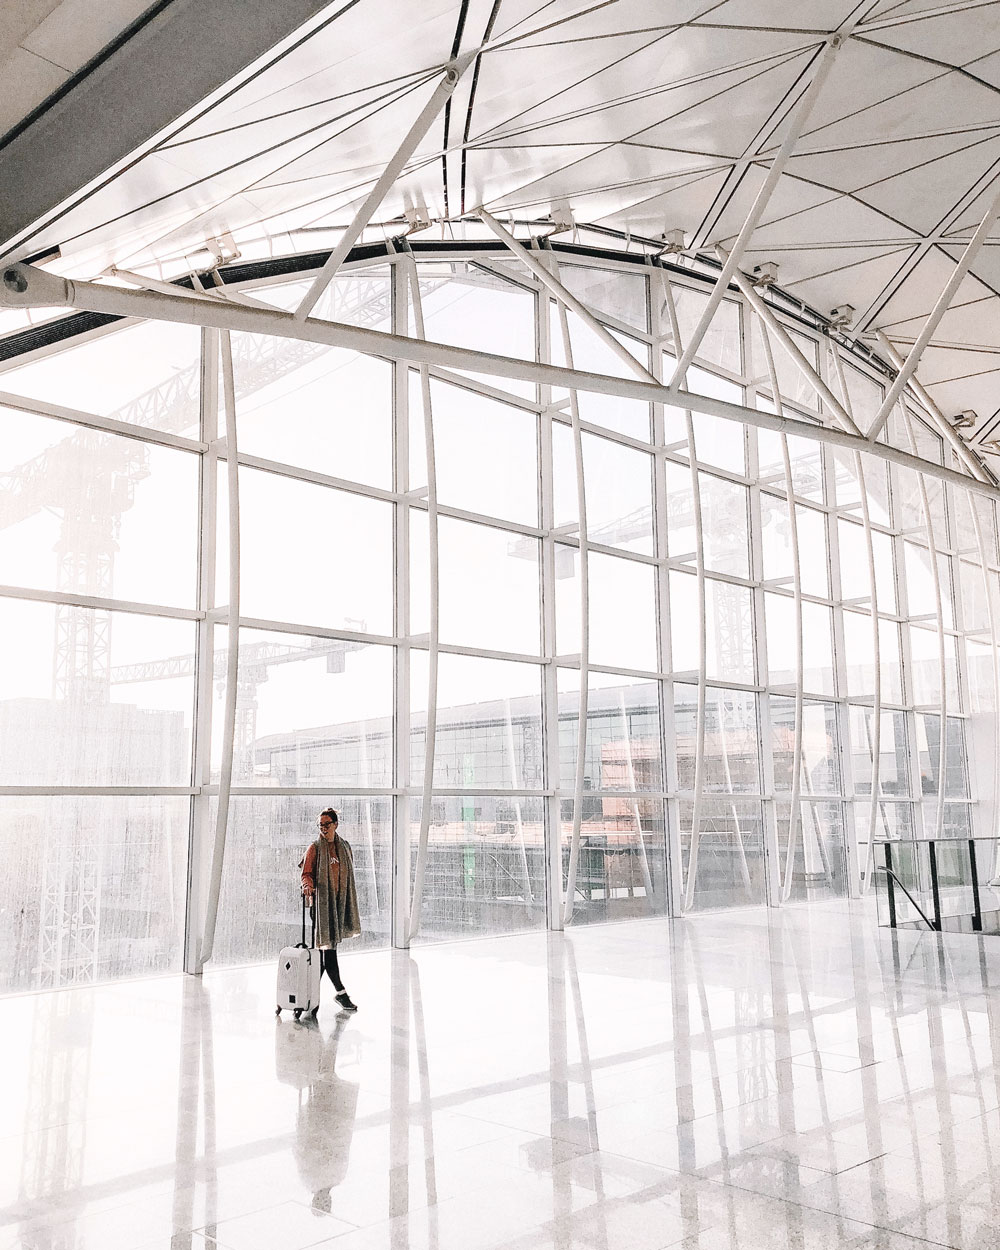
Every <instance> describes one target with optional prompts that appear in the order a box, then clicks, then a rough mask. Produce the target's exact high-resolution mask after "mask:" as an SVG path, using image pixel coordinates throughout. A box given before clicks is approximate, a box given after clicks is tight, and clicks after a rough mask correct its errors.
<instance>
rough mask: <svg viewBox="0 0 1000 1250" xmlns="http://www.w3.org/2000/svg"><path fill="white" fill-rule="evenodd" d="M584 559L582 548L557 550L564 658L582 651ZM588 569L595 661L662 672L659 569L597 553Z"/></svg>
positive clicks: (559, 623)
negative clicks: (658, 633)
mask: <svg viewBox="0 0 1000 1250" xmlns="http://www.w3.org/2000/svg"><path fill="white" fill-rule="evenodd" d="M579 560H580V553H579V551H578V550H576V549H574V548H569V547H562V546H559V547H557V548H556V579H557V580H556V625H557V633H558V646H559V654H560V655H563V656H570V655H579V653H580V583H579ZM588 569H589V571H590V581H589V599H590V662H591V663H592V664H601V665H607V666H608V667H611V668H634V669H641V670H645V671H647V672H656V671H657V670H658V669H659V664H658V662H657V649H656V569H655V568H654V566H653V565H651V564H640V563H638V562H637V561H635V560H624V559H623V560H620V559H617V558H616V557H615V556H607V555H603V554H601V553H600V552H593V551H592V552H591V553H590V554H589V556H588Z"/></svg>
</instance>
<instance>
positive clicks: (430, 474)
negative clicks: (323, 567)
mask: <svg viewBox="0 0 1000 1250" xmlns="http://www.w3.org/2000/svg"><path fill="white" fill-rule="evenodd" d="M407 269H408V276H409V283H410V306H411V308H412V309H413V322H414V328H415V329H416V332H417V337H418V338H423V337H424V310H423V302H422V301H421V298H420V281H419V277H418V274H417V266H416V263H415V262H414V261H413V260H412V258H411V259H410V262H409V264H408V266H407ZM420 398H421V408H422V411H423V419H424V460H425V467H426V470H427V563H428V587H427V597H428V604H429V611H428V616H429V620H428V626H427V718H426V721H425V724H424V779H423V788H422V792H421V796H420V834H419V837H418V841H417V862H416V865H415V867H414V870H413V892H412V896H411V901H410V918H409V927H408V930H407V938H408V940H409V941H411V942H412V941H413V939H414V938H415V937H416V936H417V933H418V932H419V931H420V909H421V907H422V905H423V899H424V878H425V876H426V873H427V852H428V845H427V844H428V839H429V837H430V828H431V800H432V796H433V793H434V758H435V748H436V745H437V704H438V655H439V649H438V637H439V630H438V620H439V617H440V602H441V590H440V578H439V560H438V505H437V457H436V454H435V451H434V413H433V409H432V406H431V379H430V373H429V372H428V369H427V366H426V365H421V366H420Z"/></svg>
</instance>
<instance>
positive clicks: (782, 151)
mask: <svg viewBox="0 0 1000 1250" xmlns="http://www.w3.org/2000/svg"><path fill="white" fill-rule="evenodd" d="M843 42H844V35H843V34H842V33H840V32H836V33H834V34H832V35H831V36H830V37H829V39H828V40H827V43H826V48H825V49H824V51H823V54H822V55H821V56H820V58H819V60H818V62H817V65H816V72H815V74H814V75H813V79H812V82H811V83H810V84H809V87H808V89H807V90H806V92H805V94H804V95H803V97H802V99H801V101H800V102H799V106H798V108H797V109H796V110H795V112H794V114H793V115H792V119H791V121H790V122H789V125H788V130H787V132H786V134H785V137H784V139H783V140H782V143H781V147H780V148H778V151H777V152H776V153H775V157H774V160H773V161H772V162H771V168H770V169H769V170H768V173H767V177H766V178H765V179H764V181H763V183H762V184H761V188H760V190H759V191H758V192H757V195H756V197H755V199H754V202H753V204H752V205H751V208H750V212H749V213H748V214H747V217H746V220H745V221H744V223H743V225H742V227H741V228H740V232H739V234H738V235H737V236H736V239H735V241H734V242H733V246H732V248H730V250H729V257H728V259H727V260H726V262H725V264H724V265H723V266H722V271H721V272H720V274H719V276H718V278H717V279H716V283H715V286H714V287H713V288H712V294H711V295H710V296H709V299H708V303H707V304H706V305H705V310H704V312H703V313H702V315H701V317H700V318H699V320H698V324H697V325H696V326H695V328H694V330H693V332H692V334H691V338H690V339H689V340H688V345H687V347H685V349H684V351H683V352H682V353H681V356H680V359H679V360H678V361H677V366H676V368H675V369H674V373H673V377H672V379H671V382H672V383H679V382H682V381H683V380H684V375H685V374H686V373H687V370H688V366H689V365H690V364H691V362H692V361H693V360H694V358H695V353H696V352H697V351H698V348H699V347H700V346H701V341H702V339H703V338H704V337H705V333H706V331H707V330H708V327H709V325H711V322H712V318H713V317H714V316H715V313H716V310H717V309H718V307H719V305H720V304H721V303H722V299H723V296H724V295H725V293H726V291H727V290H728V288H729V284H730V282H731V281H732V280H733V275H734V274H735V273H736V270H737V268H738V266H739V263H740V261H741V260H742V258H743V253H744V252H745V251H746V249H747V245H748V244H749V242H750V239H751V236H752V235H753V232H754V231H755V230H756V229H757V223H758V222H759V221H760V219H761V217H762V216H763V214H764V210H765V209H766V208H767V205H768V202H769V201H770V199H771V195H772V193H773V192H774V188H775V187H776V186H777V185H778V179H779V178H780V177H781V175H782V174H783V173H784V170H785V166H786V165H787V163H788V159H789V157H790V156H791V155H792V152H793V151H794V150H795V145H796V144H797V143H798V141H799V136H800V135H801V133H802V131H803V129H804V128H805V124H806V122H807V121H808V120H809V114H810V113H811V112H812V109H813V105H814V104H815V103H816V98H817V96H818V95H819V93H820V91H821V90H822V88H823V84H824V83H825V82H826V78H827V75H828V74H829V72H830V69H831V67H832V65H833V62H834V60H835V59H836V56H837V53H838V51H839V50H840V48H841V45H842V44H843Z"/></svg>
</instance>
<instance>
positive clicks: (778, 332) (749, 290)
mask: <svg viewBox="0 0 1000 1250" xmlns="http://www.w3.org/2000/svg"><path fill="white" fill-rule="evenodd" d="M719 251H720V253H722V249H721V248H720V249H719ZM733 281H734V282H735V283H736V285H737V286H738V287H739V288H740V290H741V291H742V292H743V295H744V297H745V299H746V301H747V303H748V304H749V305H750V307H751V308H752V309H753V310H754V312H755V313H756V314H757V317H758V319H759V320H760V330H761V334H762V335H764V336H766V335H767V332H768V330H770V332H771V333H772V334H773V335H774V337H775V338H776V339H777V341H778V343H779V345H780V346H781V347H782V348H783V349H784V351H785V353H786V355H787V356H788V358H789V360H791V362H792V364H793V365H794V366H795V367H796V369H798V371H799V373H800V374H801V375H802V376H803V377H804V378H805V380H806V382H808V383H809V385H810V386H811V387H812V388H813V390H815V392H816V394H817V395H818V396H819V397H820V399H822V401H823V403H824V404H825V405H826V406H827V408H829V410H830V412H831V413H832V414H833V416H834V418H835V420H836V421H837V423H838V425H839V426H840V427H841V429H843V430H847V431H848V432H849V433H851V434H860V433H861V431H860V430H859V429H858V427H857V426H856V425H855V424H854V420H853V418H852V417H851V415H850V413H849V412H848V411H847V409H846V408H845V407H844V405H843V404H842V403H841V402H840V400H839V399H838V398H837V397H836V395H834V393H833V391H831V390H830V388H829V387H828V386H827V384H826V383H825V382H824V381H823V379H822V377H821V376H820V375H819V373H818V372H817V371H816V370H815V369H814V368H813V367H812V365H811V364H810V363H809V361H808V360H806V358H805V356H803V354H802V352H801V351H799V349H798V347H797V346H796V344H795V340H794V339H793V338H792V336H791V335H790V334H789V333H788V331H787V330H786V329H785V327H784V326H783V325H782V324H781V322H780V321H779V320H778V319H777V317H775V315H774V313H773V312H772V311H771V309H770V308H768V306H767V303H766V301H765V300H764V299H763V298H762V297H761V296H760V294H759V293H758V292H757V291H756V290H755V289H754V285H753V283H752V282H750V280H749V279H748V278H747V277H746V275H745V274H742V273H740V271H739V270H738V269H737V270H736V271H735V273H734V274H733ZM766 351H767V352H768V354H770V352H771V348H770V344H768V346H767V348H766ZM773 385H774V394H775V407H776V408H777V409H778V411H779V412H780V411H781V405H780V403H779V402H778V400H777V396H778V387H777V384H776V383H775V384H773Z"/></svg>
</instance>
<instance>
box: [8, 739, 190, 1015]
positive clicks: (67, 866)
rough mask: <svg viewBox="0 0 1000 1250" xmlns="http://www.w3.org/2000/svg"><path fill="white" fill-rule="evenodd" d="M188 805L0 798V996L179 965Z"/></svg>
mask: <svg viewBox="0 0 1000 1250" xmlns="http://www.w3.org/2000/svg"><path fill="white" fill-rule="evenodd" d="M4 740H5V741H7V738H6V736H5V739H4ZM189 808H190V800H189V799H187V798H179V797H166V796H163V795H158V796H156V797H129V798H122V797H111V796H100V797H97V796H90V795H88V796H80V795H77V796H65V797H58V798H55V797H41V796H32V797H30V798H29V797H26V796H23V797H16V798H15V797H9V796H8V797H5V798H2V799H0V847H2V852H3V862H4V872H3V875H2V880H0V932H2V933H3V952H4V958H3V959H2V960H0V994H4V993H12V992H23V991H25V990H42V989H52V988H54V987H56V986H60V985H79V984H85V983H87V982H91V981H113V980H117V979H119V978H121V977H137V976H146V975H149V974H151V973H156V972H179V971H180V968H181V957H182V946H183V940H184V894H185V885H186V880H187V871H186V861H187V843H188V830H189V826H190V820H189Z"/></svg>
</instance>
